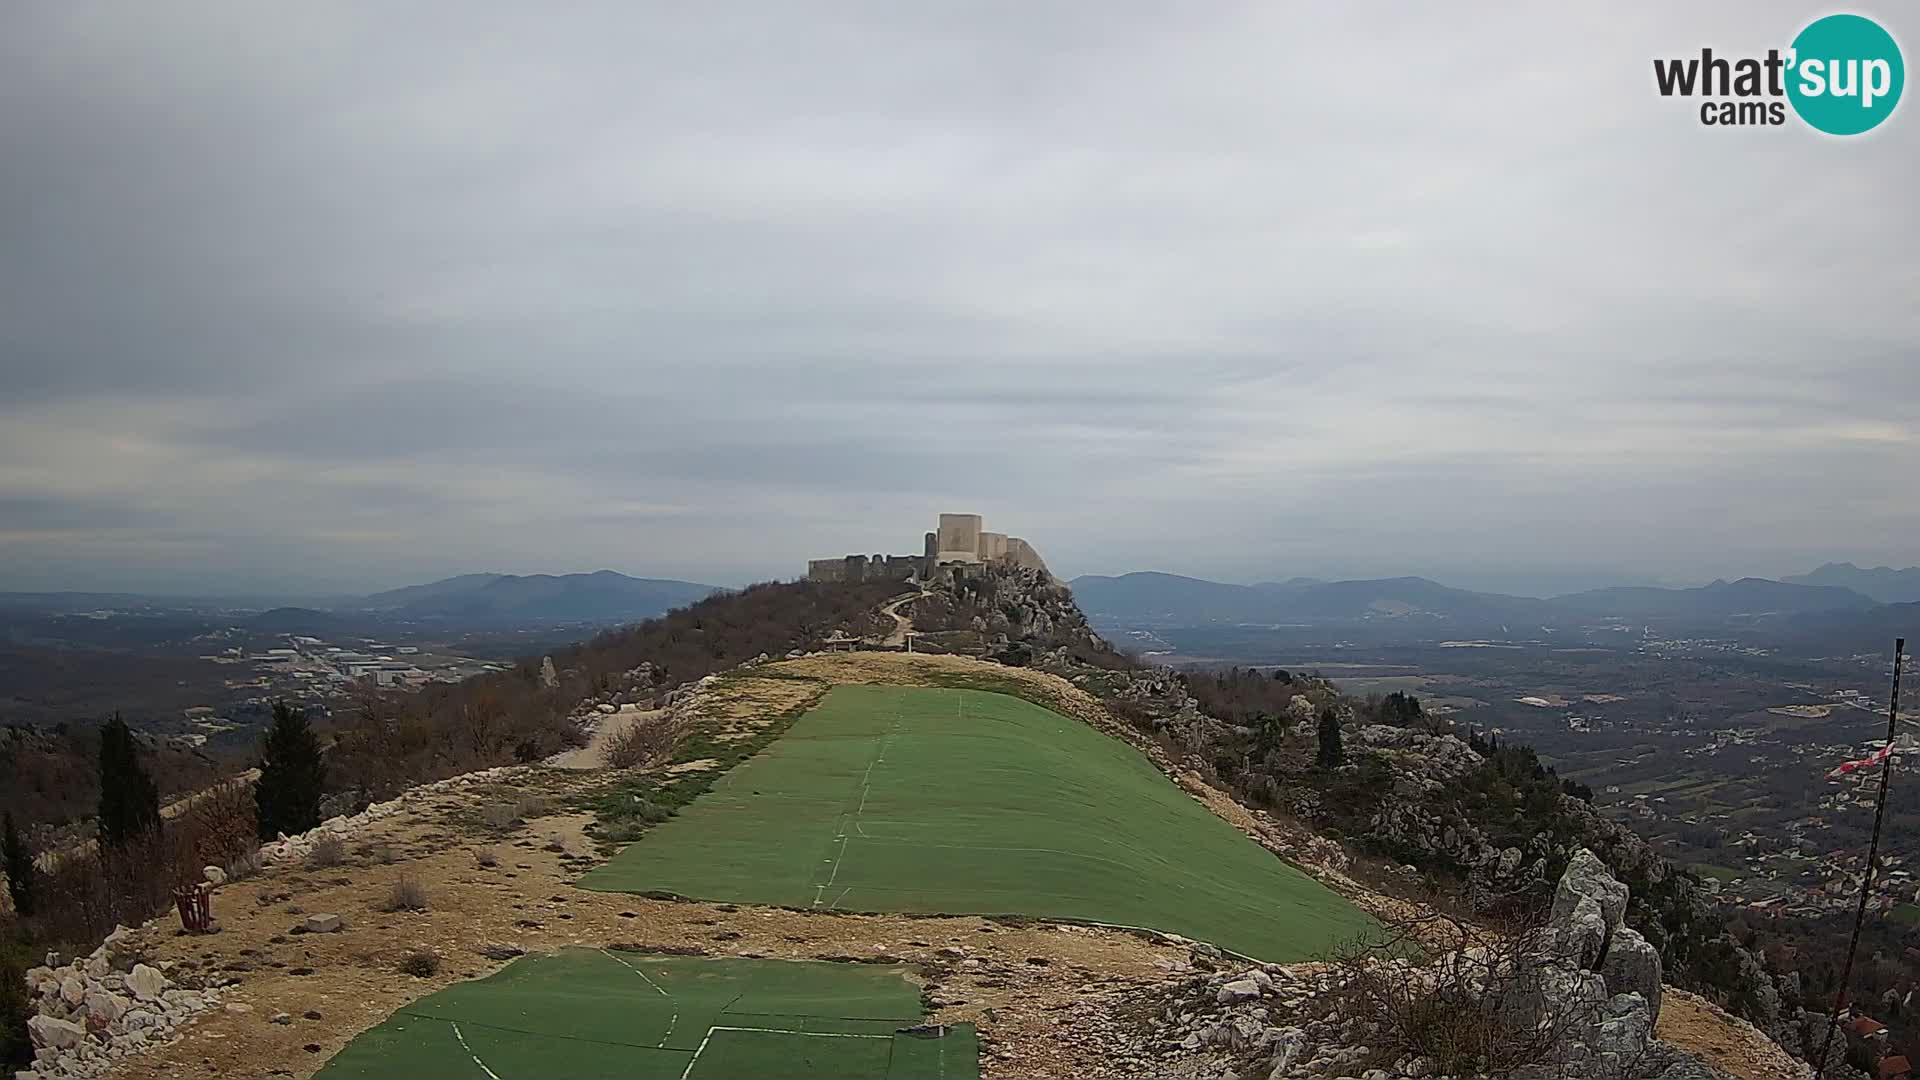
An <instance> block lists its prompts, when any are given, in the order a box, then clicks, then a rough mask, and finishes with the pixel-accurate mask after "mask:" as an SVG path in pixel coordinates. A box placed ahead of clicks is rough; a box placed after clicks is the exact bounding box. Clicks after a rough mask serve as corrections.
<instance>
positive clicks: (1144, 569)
mask: <svg viewBox="0 0 1920 1080" xmlns="http://www.w3.org/2000/svg"><path fill="white" fill-rule="evenodd" d="M869 554H871V552H869ZM1827 561H1828V562H1846V561H1848V560H1845V559H1832V560H1827ZM1856 565H1858V564H1856ZM1817 568H1818V567H1817V566H1806V567H1800V568H1796V569H1789V570H1784V571H1781V572H1780V573H1772V574H1761V573H1727V574H1720V575H1717V576H1716V577H1715V578H1701V579H1661V578H1652V577H1632V576H1628V575H1619V574H1605V573H1593V572H1580V571H1566V572H1563V573H1539V574H1532V575H1525V576H1513V575H1505V576H1502V575H1494V576H1476V575H1475V574H1473V573H1472V572H1466V573H1462V574H1451V573H1445V572H1435V573H1426V572H1421V571H1417V570H1405V569H1401V570H1383V571H1379V572H1360V573H1342V572H1338V571H1328V572H1326V573H1321V574H1309V573H1300V574H1295V573H1285V574H1280V573H1275V574H1268V575H1255V576H1253V577H1249V578H1231V579H1230V578H1219V577H1208V576H1207V575H1205V574H1199V573H1189V572H1186V571H1182V570H1177V569H1172V568H1168V567H1159V566H1138V567H1132V568H1129V569H1124V570H1081V571H1075V572H1065V571H1061V570H1060V569H1059V568H1057V567H1056V568H1054V569H1055V571H1056V573H1058V575H1059V576H1060V578H1061V579H1062V580H1071V579H1074V578H1078V577H1083V576H1097V577H1120V576H1123V575H1126V574H1134V573H1162V574H1172V575H1175V576H1178V577H1187V578H1198V579H1200V580H1205V581H1215V582H1221V583H1223V584H1233V585H1259V584H1262V583H1268V582H1284V581H1286V580H1288V579H1290V578H1295V577H1301V578H1314V579H1318V580H1323V581H1348V580H1375V579H1391V578H1403V577H1423V578H1428V579H1430V580H1433V581H1436V582H1438V583H1439V584H1442V585H1447V586H1451V587H1453V588H1457V589H1467V590H1470V591H1474V592H1490V593H1504V594H1507V595H1511V596H1531V597H1537V598H1541V599H1546V598H1550V597H1553V596H1560V595H1566V594H1569V593H1575V592H1583V591H1586V590H1589V589H1601V588H1609V587H1614V586H1655V587H1660V588H1670V589H1680V588H1695V587H1698V586H1701V585H1706V584H1709V583H1710V582H1711V581H1713V580H1726V581H1734V580H1738V579H1740V578H1744V577H1761V578H1771V579H1774V580H1778V579H1780V578H1783V577H1787V576H1790V575H1798V574H1805V573H1809V572H1811V571H1813V570H1815V569H1817ZM1874 568H1875V567H1868V566H1861V569H1874ZM1883 568H1884V567H1883ZM804 569H805V566H804V559H802V560H799V561H797V562H796V566H795V568H794V569H792V570H790V571H789V572H786V573H778V574H770V575H767V576H765V577H760V578H743V579H738V580H719V579H711V578H701V577H693V578H674V577H671V576H670V575H665V574H659V573H652V572H648V571H647V570H645V569H644V568H627V569H620V568H617V567H610V566H595V567H580V568H527V569H516V570H500V569H484V568H483V569H468V570H458V571H454V572H451V573H440V572H432V573H424V574H421V575H417V576H414V577H406V578H395V579H392V580H386V579H378V580H375V579H371V578H369V579H368V580H369V581H372V582H373V583H372V584H358V585H356V584H353V583H351V582H339V583H335V584H333V585H328V586H322V585H315V584H310V585H308V586H305V587H289V586H284V585H282V586H278V587H275V586H273V585H272V583H271V582H268V583H264V584H262V585H260V586H257V587H239V586H232V587H226V586H209V587H203V588H197V587H193V586H191V585H182V586H175V587H166V586H162V587H157V588H145V587H139V586H135V585H127V586H110V585H98V586H70V585H56V586H49V587H45V588H41V587H16V586H15V585H13V584H10V583H8V582H7V581H6V580H5V579H3V578H0V593H8V592H24V593H33V592H48V593H61V592H72V593H93V592H98V593H130V594H136V595H142V596H148V597H153V598H157V599H166V598H180V599H254V600H282V601H295V600H303V599H304V600H314V601H320V600H337V599H342V598H352V597H359V596H367V595H371V594H374V593H378V592H385V591H388V590H390V589H397V588H402V587H405V586H408V585H424V584H429V583H431V582H434V581H441V580H445V579H448V578H453V577H460V576H463V575H468V574H506V575H519V576H535V575H550V576H561V575H568V574H592V573H596V572H599V571H603V570H612V571H614V572H615V573H620V574H625V575H627V576H628V577H634V578H654V579H663V578H664V579H668V580H678V581H688V582H692V583H694V584H700V585H712V586H715V587H718V588H728V589H732V588H740V587H743V586H746V585H750V584H753V583H755V582H758V581H769V580H792V579H794V578H797V577H800V576H802V572H803V571H804ZM1893 569H1901V568H1898V567H1895V568H1893Z"/></svg>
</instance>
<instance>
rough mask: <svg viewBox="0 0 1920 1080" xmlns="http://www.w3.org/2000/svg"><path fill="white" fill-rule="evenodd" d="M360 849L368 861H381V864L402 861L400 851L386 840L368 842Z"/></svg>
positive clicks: (389, 864) (390, 864) (387, 864)
mask: <svg viewBox="0 0 1920 1080" xmlns="http://www.w3.org/2000/svg"><path fill="white" fill-rule="evenodd" d="M360 850H361V854H363V855H365V856H366V857H367V859H368V861H370V862H376V863H379V864H380V865H381V866H392V865H393V864H394V863H397V862H399V861H400V852H399V851H398V850H397V849H395V848H394V846H393V845H392V844H389V843H387V842H386V841H384V840H382V841H379V842H377V843H372V844H367V845H365V846H364V847H362V848H361V849H360Z"/></svg>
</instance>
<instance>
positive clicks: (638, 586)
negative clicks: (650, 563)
mask: <svg viewBox="0 0 1920 1080" xmlns="http://www.w3.org/2000/svg"><path fill="white" fill-rule="evenodd" d="M718 591H720V590H719V589H717V588H716V587H714V586H712V585H700V584H696V583H694V582H691V581H673V580H668V579H661V578H636V577H628V576H627V575H625V574H620V573H615V572H614V571H612V570H601V571H598V572H595V573H591V574H528V575H524V576H523V575H518V574H462V575H460V576H458V577H450V578H445V579H443V580H440V581H434V582H429V583H427V584H425V585H408V586H406V587H404V588H399V589H389V590H387V591H386V592H379V593H374V594H373V595H371V596H346V597H326V598H298V599H296V598H291V597H279V598H272V597H262V598H238V597H230V598H221V597H183V596H147V595H141V594H137V593H81V592H39V593H25V592H20V593H0V614H10V613H11V614H17V615H18V616H19V617H23V618H25V617H31V616H32V615H33V614H35V613H38V614H41V615H48V616H53V615H61V616H70V617H71V616H85V615H86V613H88V612H96V611H117V612H121V613H125V614H128V615H131V616H137V617H139V618H141V619H145V620H147V621H148V623H149V625H157V623H156V622H155V620H161V619H166V618H179V617H182V616H187V615H191V616H193V617H194V618H198V619H200V620H201V621H210V620H211V621H217V622H218V623H219V624H221V625H229V626H246V627H249V628H251V629H253V630H256V631H259V632H262V633H279V634H354V633H375V632H377V628H378V624H381V623H393V622H409V623H425V622H432V623H436V624H442V625H445V626H447V627H449V628H453V629H459V630H498V629H508V628H519V627H539V626H562V625H569V624H575V623H587V624H602V625H605V624H612V623H624V622H639V621H641V620H644V619H651V618H653V617H655V616H657V615H664V614H666V613H667V612H668V611H670V610H672V609H674V608H677V607H685V606H686V605H688V604H691V603H693V602H695V601H697V600H701V599H704V598H705V597H708V596H711V595H712V594H713V593H715V592H718ZM69 621H71V619H70V620H69Z"/></svg>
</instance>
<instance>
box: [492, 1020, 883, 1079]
mask: <svg viewBox="0 0 1920 1080" xmlns="http://www.w3.org/2000/svg"><path fill="white" fill-rule="evenodd" d="M716 1031H760V1032H765V1033H767V1034H769V1035H795V1036H799V1037H800V1038H803V1039H886V1040H887V1041H888V1042H892V1041H893V1036H891V1035H849V1034H846V1033H845V1032H839V1031H788V1030H786V1029H785V1028H757V1027H729V1026H725V1025H721V1026H716V1027H710V1028H708V1029H707V1033H706V1034H705V1035H704V1036H702V1037H701V1039H700V1045H699V1046H698V1047H697V1048H695V1049H694V1051H693V1057H691V1058H689V1059H688V1061H687V1067H686V1068H684V1069H682V1070H680V1080H687V1077H689V1076H692V1075H693V1066H694V1064H695V1063H696V1062H698V1061H699V1060H700V1055H701V1054H704V1053H706V1052H707V1043H709V1042H711V1041H713V1033H714V1032H716ZM476 1060H477V1059H476ZM482 1068H485V1066H482ZM487 1075H488V1076H492V1075H493V1074H492V1073H488V1074H487ZM495 1080H499V1078H498V1077H495Z"/></svg>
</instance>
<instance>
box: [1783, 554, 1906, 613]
mask: <svg viewBox="0 0 1920 1080" xmlns="http://www.w3.org/2000/svg"><path fill="white" fill-rule="evenodd" d="M1781 580H1782V581H1790V582H1793V583H1794V584H1796V585H1833V586H1837V587H1839V588H1842V589H1852V590H1853V591H1854V592H1857V593H1860V594H1862V595H1865V596H1871V597H1873V598H1874V599H1875V600H1878V601H1880V602H1881V603H1883V604H1911V603H1915V602H1920V566H1909V567H1907V568H1906V569H1905V570H1895V569H1893V568H1892V567H1890V566H1876V567H1874V568H1873V569H1871V570H1863V569H1861V568H1860V567H1858V566H1855V565H1853V564H1852V563H1850V562H1838V563H1834V562H1830V563H1828V564H1827V565H1825V566H1823V567H1821V568H1820V569H1818V570H1815V571H1814V572H1813V573H1811V574H1795V575H1793V576H1792V577H1786V578H1782V579H1781Z"/></svg>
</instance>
